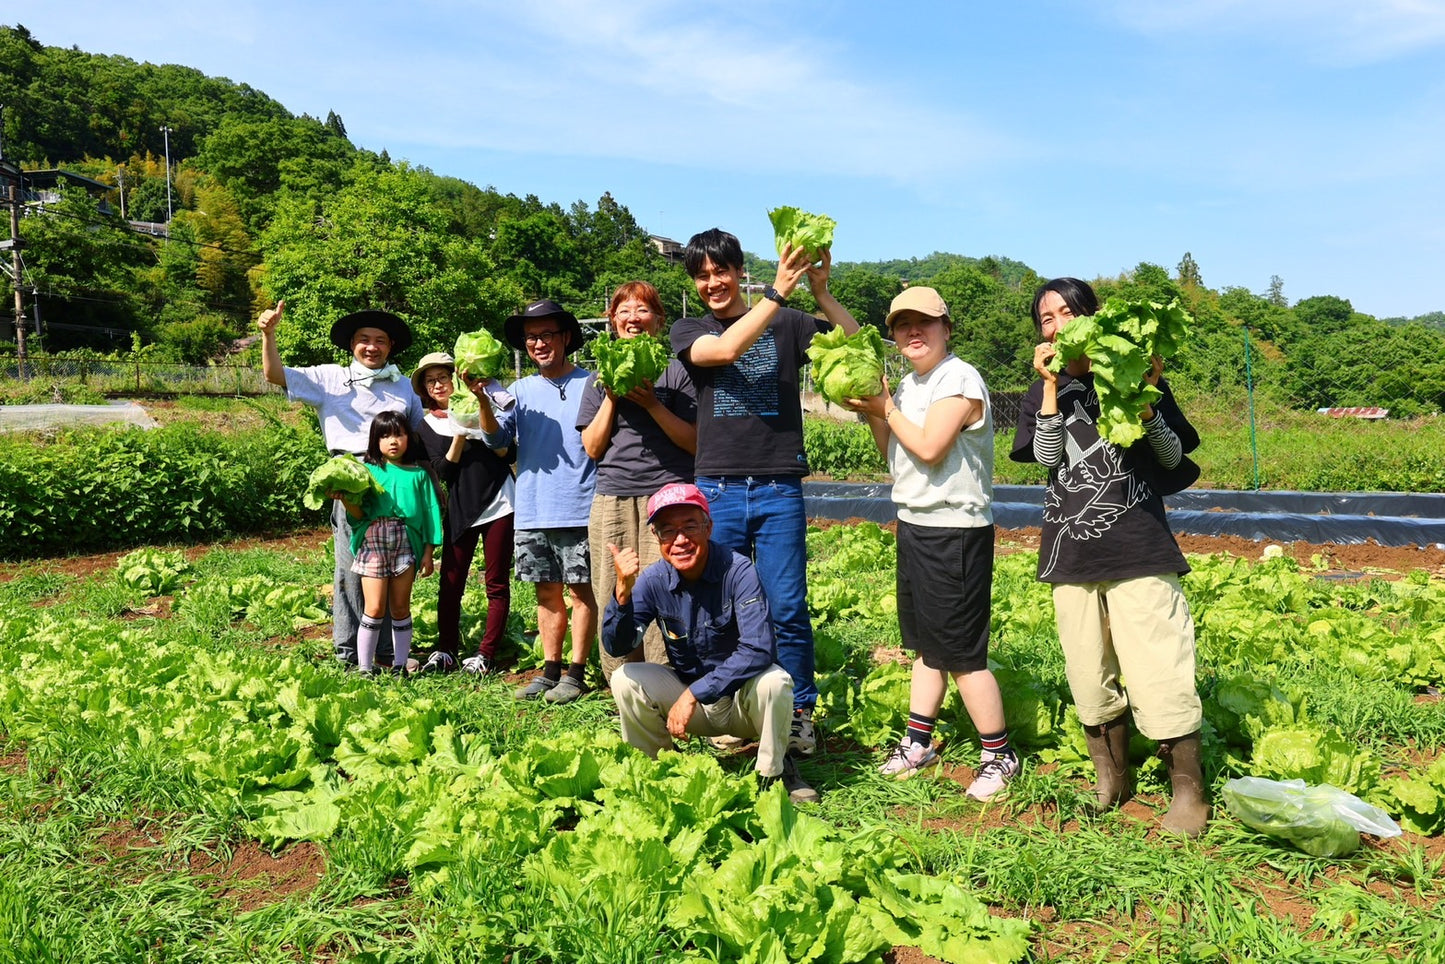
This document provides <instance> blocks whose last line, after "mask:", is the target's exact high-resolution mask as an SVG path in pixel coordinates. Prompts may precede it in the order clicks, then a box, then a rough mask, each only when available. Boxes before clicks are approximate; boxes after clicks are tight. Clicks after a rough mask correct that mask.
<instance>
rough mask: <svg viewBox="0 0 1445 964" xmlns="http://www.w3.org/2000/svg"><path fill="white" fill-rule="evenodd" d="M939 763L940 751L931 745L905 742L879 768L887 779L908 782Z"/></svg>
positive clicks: (910, 741) (894, 749)
mask: <svg viewBox="0 0 1445 964" xmlns="http://www.w3.org/2000/svg"><path fill="white" fill-rule="evenodd" d="M937 762H938V751H937V750H935V749H934V748H933V747H932V745H931V744H928V743H914V742H913V741H912V740H904V741H903V742H902V743H900V744H898V746H896V747H894V748H893V752H892V753H890V754H889V755H888V759H887V760H885V761H884V762H883V765H882V766H881V767H879V768H878V772H879V773H881V774H883V775H884V776H885V777H893V778H895V779H898V780H907V779H908V778H909V777H911V776H916V775H917V774H918V773H919V772H920V771H922V769H923V768H924V767H928V766H933V764H935V763H937Z"/></svg>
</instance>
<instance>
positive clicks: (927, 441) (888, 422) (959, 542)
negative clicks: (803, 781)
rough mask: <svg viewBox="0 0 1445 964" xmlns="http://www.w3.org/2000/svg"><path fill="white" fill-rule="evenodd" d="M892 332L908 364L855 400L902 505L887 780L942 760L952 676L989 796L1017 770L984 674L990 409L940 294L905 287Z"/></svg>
mask: <svg viewBox="0 0 1445 964" xmlns="http://www.w3.org/2000/svg"><path fill="white" fill-rule="evenodd" d="M886 323H887V325H888V330H889V333H890V334H891V335H892V336H893V339H894V341H895V342H897V344H898V351H899V353H900V354H902V355H903V357H904V358H905V359H906V360H907V361H908V363H909V364H910V365H911V366H913V371H912V372H910V373H909V374H908V375H907V376H905V377H904V379H903V381H902V382H901V383H900V384H899V386H898V391H897V392H896V393H894V394H893V395H892V396H891V397H890V396H889V394H888V384H887V382H886V381H885V382H884V384H883V391H882V392H880V393H879V394H877V395H874V396H873V397H872V398H862V399H849V403H850V404H851V405H852V407H853V408H855V409H856V410H857V411H860V412H863V413H865V414H866V415H867V416H868V421H869V425H870V427H871V428H872V429H873V438H874V441H876V442H877V443H878V448H879V449H880V450H882V452H883V454H884V455H885V456H887V458H888V467H889V471H890V472H891V473H892V475H893V501H894V503H895V504H896V505H897V507H898V625H899V628H900V629H901V630H902V633H903V645H904V646H906V647H907V648H909V649H912V650H914V651H916V652H917V653H918V658H917V659H916V660H914V663H913V681H912V685H911V687H910V698H909V701H908V711H909V712H908V727H907V730H906V732H905V734H904V737H903V741H902V742H901V743H900V744H899V745H898V746H897V747H896V748H895V749H894V750H893V753H892V754H891V755H890V756H889V757H888V759H887V760H886V761H885V762H884V763H883V765H882V767H881V768H880V772H881V773H882V774H883V775H884V776H890V777H894V778H896V779H900V780H902V779H907V778H908V777H910V776H913V775H914V774H916V773H918V772H920V771H922V770H923V769H925V768H927V767H930V766H932V765H934V764H935V763H937V762H938V752H937V751H936V750H935V749H934V748H933V727H934V723H935V722H936V720H937V718H938V711H939V709H940V708H942V706H943V699H944V697H945V696H947V695H948V681H949V677H952V678H953V681H954V683H955V685H957V686H958V695H959V696H961V697H963V705H964V708H965V709H966V710H968V715H969V718H970V719H971V720H972V721H973V725H974V728H975V729H977V730H978V734H979V743H980V745H981V747H982V750H981V753H980V762H979V768H978V776H977V778H976V779H975V780H974V781H973V783H972V784H970V785H969V788H968V791H967V793H968V795H969V796H970V797H972V798H973V799H975V800H989V799H991V798H992V797H993V796H994V795H995V794H997V793H998V792H999V791H1001V790H1002V789H1003V788H1004V787H1005V786H1006V785H1007V784H1008V782H1009V781H1010V780H1012V779H1013V778H1014V776H1015V775H1016V774H1017V773H1018V771H1019V759H1018V756H1017V754H1015V753H1014V751H1013V748H1012V747H1011V746H1010V745H1009V738H1008V726H1007V725H1006V724H1005V722H1004V713H1003V696H1002V695H1001V694H1000V692H999V688H998V681H997V680H996V679H994V675H993V673H992V672H991V671H990V670H989V668H988V633H989V619H990V608H989V606H990V603H989V594H990V590H991V588H992V585H993V536H994V526H993V413H992V411H991V410H990V407H989V398H988V389H987V388H986V387H985V386H984V383H983V378H982V377H981V376H980V375H979V373H978V370H977V369H975V368H974V367H973V366H972V365H970V364H968V363H967V362H965V361H963V360H962V359H960V358H958V357H957V356H956V355H954V354H953V353H952V352H951V351H949V349H948V336H949V335H950V334H951V333H952V332H953V320H952V319H951V318H949V315H948V305H946V304H944V302H943V299H942V298H941V297H939V295H938V292H937V291H934V290H933V289H932V288H925V287H913V288H908V289H905V290H904V291H903V293H902V294H900V295H899V296H898V297H897V298H894V299H893V304H892V305H891V307H890V310H889V312H888V320H887V322H886Z"/></svg>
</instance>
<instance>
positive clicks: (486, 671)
mask: <svg viewBox="0 0 1445 964" xmlns="http://www.w3.org/2000/svg"><path fill="white" fill-rule="evenodd" d="M462 672H463V673H470V674H471V675H473V676H492V675H494V674H495V673H496V672H497V664H496V663H493V662H492V661H491V660H489V659H487V657H485V656H483V655H482V654H481V653H478V654H477V655H475V656H468V657H467V658H466V659H464V660H462Z"/></svg>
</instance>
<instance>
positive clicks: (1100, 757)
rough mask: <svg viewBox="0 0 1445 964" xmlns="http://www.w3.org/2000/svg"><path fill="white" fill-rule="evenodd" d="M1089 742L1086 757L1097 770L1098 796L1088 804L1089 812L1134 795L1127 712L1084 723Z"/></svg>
mask: <svg viewBox="0 0 1445 964" xmlns="http://www.w3.org/2000/svg"><path fill="white" fill-rule="evenodd" d="M1084 739H1085V740H1086V741H1087V742H1088V744H1089V759H1091V760H1093V761H1094V770H1095V771H1096V772H1097V773H1098V776H1097V778H1096V782H1095V791H1096V792H1097V793H1098V800H1097V801H1096V802H1095V803H1093V804H1090V805H1089V807H1088V810H1089V812H1090V813H1094V814H1099V813H1103V812H1104V811H1106V810H1112V809H1114V808H1115V807H1118V806H1120V805H1121V804H1123V803H1124V801H1126V800H1128V799H1129V798H1130V797H1132V796H1133V795H1134V781H1133V774H1132V773H1131V772H1130V770H1129V714H1128V713H1124V714H1122V715H1120V716H1118V717H1116V718H1114V719H1112V720H1110V721H1109V722H1107V723H1102V724H1100V725H1098V726H1086V727H1084Z"/></svg>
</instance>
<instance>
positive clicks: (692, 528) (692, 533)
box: [652, 519, 707, 545]
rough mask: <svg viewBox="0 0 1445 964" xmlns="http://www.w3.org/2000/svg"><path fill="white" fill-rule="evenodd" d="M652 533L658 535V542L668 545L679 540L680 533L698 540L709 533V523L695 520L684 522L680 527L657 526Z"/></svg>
mask: <svg viewBox="0 0 1445 964" xmlns="http://www.w3.org/2000/svg"><path fill="white" fill-rule="evenodd" d="M652 531H653V532H655V533H657V541H658V542H660V543H662V544H663V545H667V544H669V543H671V542H673V541H675V540H676V539H677V535H678V533H682V534H683V535H685V536H687V537H688V539H696V538H697V537H698V536H700V535H702V534H703V533H704V532H706V531H707V523H706V522H699V521H697V520H696V519H694V520H692V521H691V522H684V523H683V524H682V525H680V526H655V527H653V530H652Z"/></svg>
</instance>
